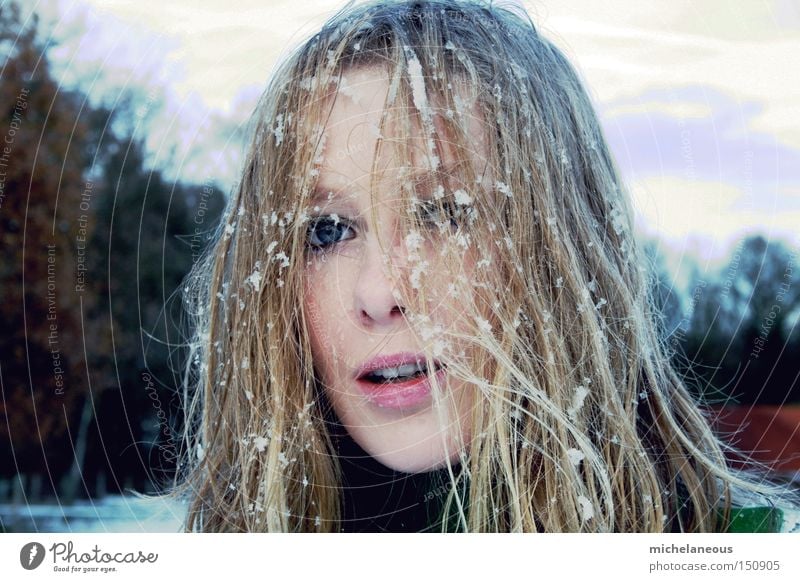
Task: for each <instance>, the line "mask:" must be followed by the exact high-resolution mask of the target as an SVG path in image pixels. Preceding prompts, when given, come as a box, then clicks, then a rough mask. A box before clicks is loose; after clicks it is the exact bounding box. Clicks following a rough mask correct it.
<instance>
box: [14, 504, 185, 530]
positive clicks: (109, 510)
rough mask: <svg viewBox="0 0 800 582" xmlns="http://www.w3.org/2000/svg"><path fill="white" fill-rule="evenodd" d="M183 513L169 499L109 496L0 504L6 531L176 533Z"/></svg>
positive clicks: (180, 508)
mask: <svg viewBox="0 0 800 582" xmlns="http://www.w3.org/2000/svg"><path fill="white" fill-rule="evenodd" d="M184 513H185V508H184V506H183V505H182V504H180V503H178V502H176V501H174V500H172V499H161V498H155V499H140V498H137V497H132V496H127V495H126V496H122V495H111V496H108V497H105V498H103V499H99V500H82V501H79V502H76V503H74V504H72V505H58V504H36V505H11V504H0V531H6V532H49V533H56V532H109V533H111V532H116V533H123V532H130V533H137V532H178V531H180V530H181V523H182V520H183V516H184Z"/></svg>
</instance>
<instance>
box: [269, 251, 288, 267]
mask: <svg viewBox="0 0 800 582" xmlns="http://www.w3.org/2000/svg"><path fill="white" fill-rule="evenodd" d="M272 260H274V261H280V262H281V265H280V268H281V269H285V268H286V267H288V266H289V257H288V256H287V255H286V253H284V252H283V251H281V252H279V253H278V254H277V255H275V257H274V258H273V259H272Z"/></svg>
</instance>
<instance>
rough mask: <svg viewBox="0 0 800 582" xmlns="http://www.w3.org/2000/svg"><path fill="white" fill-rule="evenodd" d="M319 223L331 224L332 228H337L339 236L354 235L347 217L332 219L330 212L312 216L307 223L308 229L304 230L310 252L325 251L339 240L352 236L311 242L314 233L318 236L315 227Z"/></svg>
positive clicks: (345, 239)
mask: <svg viewBox="0 0 800 582" xmlns="http://www.w3.org/2000/svg"><path fill="white" fill-rule="evenodd" d="M320 225H326V226H333V227H334V228H336V229H337V234H338V235H340V236H341V237H344V236H345V235H351V234H352V235H354V234H355V229H354V228H353V223H351V222H350V221H349V220H347V219H344V218H341V217H338V220H337V219H334V218H333V216H331V215H330V214H326V215H323V216H317V217H314V218H312V219H311V222H310V223H309V225H308V230H307V231H306V232H307V234H306V245H307V246H308V248H309V249H310V250H311V251H312V252H315V253H323V252H325V251H327V250H330V249H331V248H332V247H333V246H335V245H336V244H338V243H340V242H344V241H347V240H350V239H351V238H353V236H347V237H346V238H339V239H337V240H335V241H333V242H328V243H323V242H319V243H314V242H312V238H313V237H314V236H315V235H316V236H317V238H319V233H318V232H317V228H318V227H319V226H320Z"/></svg>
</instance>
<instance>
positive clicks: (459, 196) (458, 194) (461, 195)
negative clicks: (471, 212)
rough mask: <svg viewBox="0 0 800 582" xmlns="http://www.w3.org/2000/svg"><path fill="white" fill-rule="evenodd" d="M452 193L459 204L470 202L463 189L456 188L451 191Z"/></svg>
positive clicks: (465, 204) (470, 199)
mask: <svg viewBox="0 0 800 582" xmlns="http://www.w3.org/2000/svg"><path fill="white" fill-rule="evenodd" d="M453 195H454V196H455V200H456V204H458V205H460V206H467V205H469V204H472V198H470V196H469V194H467V193H466V192H465V191H464V190H461V189H458V190H456V191H455V192H453Z"/></svg>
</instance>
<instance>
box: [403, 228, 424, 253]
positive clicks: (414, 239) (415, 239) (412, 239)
mask: <svg viewBox="0 0 800 582" xmlns="http://www.w3.org/2000/svg"><path fill="white" fill-rule="evenodd" d="M422 240H423V239H422V235H421V234H420V233H419V232H418V231H416V230H412V231H411V232H409V233H408V234H407V235H406V249H408V252H409V253H410V254H414V253H416V252H417V251H418V250H419V247H420V246H421V245H422Z"/></svg>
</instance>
